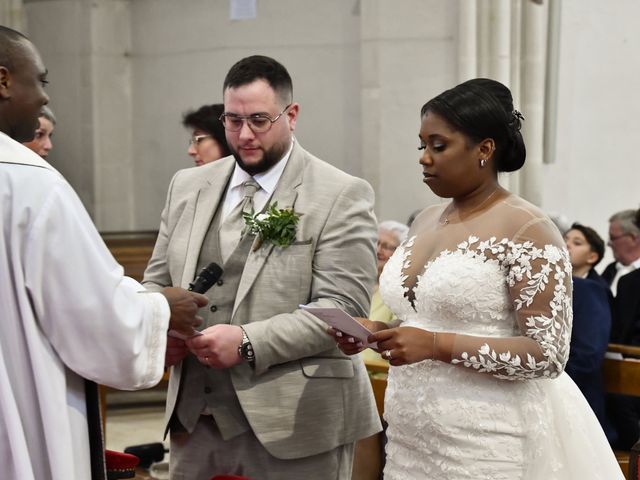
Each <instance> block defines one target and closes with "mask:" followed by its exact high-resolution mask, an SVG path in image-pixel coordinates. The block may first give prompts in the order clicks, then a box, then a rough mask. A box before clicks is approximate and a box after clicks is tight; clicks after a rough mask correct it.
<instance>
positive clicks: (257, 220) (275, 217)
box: [242, 202, 300, 251]
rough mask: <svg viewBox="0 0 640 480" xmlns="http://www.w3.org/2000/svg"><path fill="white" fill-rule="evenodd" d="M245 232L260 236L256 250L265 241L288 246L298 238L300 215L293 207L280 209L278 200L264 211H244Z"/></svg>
mask: <svg viewBox="0 0 640 480" xmlns="http://www.w3.org/2000/svg"><path fill="white" fill-rule="evenodd" d="M242 217H243V218H244V223H245V225H246V227H245V232H249V233H252V234H254V235H256V236H257V237H258V240H257V242H256V243H255V244H254V247H253V250H254V251H256V250H257V249H258V248H260V246H261V245H262V243H263V242H269V243H272V244H273V245H277V246H279V247H288V246H289V245H291V242H293V240H294V239H295V238H296V226H297V225H298V221H299V220H300V215H298V214H297V213H294V212H293V209H291V208H282V209H278V202H275V203H274V204H273V205H270V206H269V208H268V209H267V211H266V212H264V213H257V214H254V213H253V212H251V213H243V214H242Z"/></svg>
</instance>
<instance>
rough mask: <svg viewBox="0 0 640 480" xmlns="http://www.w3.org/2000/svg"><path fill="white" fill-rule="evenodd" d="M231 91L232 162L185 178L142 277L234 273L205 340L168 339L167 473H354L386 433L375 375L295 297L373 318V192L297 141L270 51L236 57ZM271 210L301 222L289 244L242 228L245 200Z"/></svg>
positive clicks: (215, 299) (288, 99)
mask: <svg viewBox="0 0 640 480" xmlns="http://www.w3.org/2000/svg"><path fill="white" fill-rule="evenodd" d="M223 93H224V107H225V113H224V114H223V115H222V117H221V120H222V121H223V123H224V126H225V130H226V136H227V142H228V144H229V147H230V149H231V151H232V153H233V157H227V158H225V159H222V160H219V161H217V162H214V163H211V164H208V165H205V166H202V167H199V168H197V169H186V170H182V171H180V172H178V173H177V174H176V175H175V177H174V178H173V180H172V182H171V185H170V187H169V193H168V196H167V202H166V206H165V208H164V211H163V213H162V221H161V225H160V233H159V236H158V241H157V244H156V246H155V249H154V253H153V257H152V259H151V261H150V262H149V266H148V267H147V271H146V272H145V278H144V283H145V285H146V286H147V287H150V288H161V287H164V286H167V285H180V286H187V285H188V283H189V282H190V281H192V280H193V278H194V276H195V275H196V273H197V272H198V271H200V269H201V268H202V267H204V266H206V265H208V264H209V263H210V262H216V263H219V264H220V265H223V268H224V275H223V277H222V280H221V281H219V282H218V284H217V285H215V286H214V287H213V288H212V289H211V290H209V292H208V293H207V296H208V298H209V302H210V303H209V306H208V307H207V311H206V312H205V314H204V315H202V316H203V317H204V318H205V328H204V329H203V330H202V334H203V335H200V336H196V337H193V338H191V339H188V340H186V341H184V342H183V341H182V340H176V339H172V338H170V339H169V345H168V349H167V364H168V365H173V366H174V367H173V369H172V372H171V379H170V383H169V392H168V398H167V412H166V419H167V422H168V425H167V426H168V428H169V429H170V436H171V478H172V479H173V480H179V479H189V480H193V479H196V480H197V479H203V480H206V479H209V478H210V477H211V476H212V475H214V474H237V475H245V476H248V477H250V478H256V479H257V478H259V479H267V480H268V479H282V478H304V479H316V478H317V479H327V478H338V479H350V478H351V466H352V458H353V445H354V443H355V442H356V441H357V440H358V439H360V438H364V437H368V436H370V435H372V434H374V433H376V432H377V431H379V430H380V422H379V419H378V415H377V412H376V409H375V402H374V399H373V396H372V393H371V388H370V386H369V380H368V377H367V374H366V371H365V368H364V365H363V363H362V361H361V360H360V359H358V358H357V357H347V356H345V355H343V354H342V353H341V352H340V351H339V350H338V349H337V348H336V346H335V342H334V341H333V339H332V338H331V337H330V336H329V335H327V333H326V328H327V326H326V325H324V324H323V323H322V322H321V321H319V320H317V319H315V318H314V317H312V316H311V315H310V314H308V313H306V312H303V311H302V310H300V309H299V308H298V306H299V305H300V304H310V305H313V306H321V307H336V308H341V309H343V310H345V311H346V312H347V313H349V314H351V315H354V316H366V314H367V312H368V310H369V301H370V300H369V298H370V292H371V290H372V287H373V281H374V279H375V276H376V262H375V242H376V227H375V218H374V214H373V191H372V189H371V187H370V186H369V185H368V184H367V183H366V182H365V181H363V180H361V179H358V178H355V177H352V176H350V175H347V174H346V173H344V172H342V171H340V170H338V169H336V168H334V167H332V166H331V165H329V164H327V163H325V162H323V161H322V160H319V159H318V158H316V157H314V156H313V155H311V154H310V153H308V152H307V151H305V150H304V149H303V148H302V147H301V146H300V144H298V143H297V141H296V140H295V138H294V136H293V131H294V129H295V126H296V121H297V118H298V112H299V108H300V107H299V105H298V103H296V102H294V101H293V98H292V97H293V89H292V83H291V78H290V76H289V73H288V72H287V70H286V69H285V68H284V66H282V65H281V64H280V63H278V62H277V61H275V60H274V59H272V58H269V57H264V56H252V57H248V58H244V59H242V60H240V61H239V62H238V63H236V64H235V65H234V66H233V67H232V68H231V70H230V71H229V73H228V74H227V76H226V78H225V81H224V87H223ZM276 204H277V208H278V209H284V208H290V209H292V210H293V212H294V214H295V215H296V216H298V218H299V222H298V223H297V226H296V232H295V238H294V239H293V240H292V241H291V242H290V245H288V246H286V247H282V246H276V245H274V244H272V243H271V242H270V241H269V240H268V239H267V240H264V241H262V242H259V241H258V239H256V238H255V236H254V235H253V234H252V233H248V232H246V231H245V232H243V233H242V234H241V230H242V227H243V225H242V222H240V225H238V219H239V218H241V213H242V212H241V210H242V209H244V210H245V211H246V210H253V211H255V212H260V211H264V212H267V211H268V208H269V207H270V206H274V205H276ZM247 205H250V207H251V208H248V207H247Z"/></svg>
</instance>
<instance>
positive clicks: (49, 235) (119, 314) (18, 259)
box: [0, 26, 206, 480]
mask: <svg viewBox="0 0 640 480" xmlns="http://www.w3.org/2000/svg"><path fill="white" fill-rule="evenodd" d="M46 83H47V70H46V68H45V67H44V65H43V62H42V59H41V58H40V54H39V53H38V51H37V50H36V48H35V47H34V45H33V44H32V43H31V42H30V41H29V40H28V39H27V38H26V37H24V36H23V35H22V34H20V33H18V32H16V31H14V30H11V29H9V28H6V27H2V26H0V198H2V202H1V203H0V210H1V212H2V216H1V217H0V219H1V220H0V222H1V223H0V231H1V232H2V234H1V235H0V318H1V319H2V321H1V322H0V469H1V472H2V473H1V474H0V476H1V477H2V478H6V479H19V480H43V479H52V480H87V479H90V478H94V479H97V478H104V464H103V462H102V463H101V464H100V463H99V465H101V467H102V468H101V471H100V469H98V468H97V467H96V465H98V464H92V462H91V460H90V453H93V454H97V455H98V456H99V457H102V455H103V452H102V450H101V449H100V451H98V452H95V451H94V452H90V449H89V425H88V422H87V410H88V405H87V402H86V398H85V396H86V392H87V391H86V390H85V379H88V380H92V381H94V382H99V383H103V384H105V385H109V386H112V387H115V388H119V389H129V390H132V389H139V388H146V387H151V386H153V385H154V384H156V383H157V382H158V381H159V380H160V379H161V378H162V374H163V365H164V356H165V345H166V331H167V329H168V328H172V329H175V330H178V331H181V332H186V331H190V330H192V325H194V324H196V323H198V319H197V317H196V316H195V315H196V312H197V309H198V307H201V306H203V305H205V304H206V298H204V297H202V296H201V295H196V294H192V293H190V292H187V291H185V290H182V289H178V288H168V289H164V290H163V291H162V292H161V293H151V292H146V291H144V288H143V287H142V286H141V285H140V284H139V283H137V282H136V281H134V280H133V279H131V278H128V277H125V276H123V270H122V267H121V266H120V265H118V264H117V263H116V261H115V260H114V259H113V257H112V256H111V254H110V253H109V251H108V250H107V247H106V246H105V245H104V243H103V242H102V240H101V238H100V235H99V234H98V232H97V231H96V229H95V227H94V226H93V224H92V222H91V220H90V218H89V215H88V214H87V212H86V211H85V209H84V208H83V206H82V204H81V203H80V199H79V198H78V197H77V195H76V194H75V192H74V191H73V189H72V188H71V187H70V185H69V184H68V183H67V182H66V181H65V180H64V178H63V177H62V176H61V175H60V174H59V173H58V172H56V171H55V170H54V169H53V168H52V167H51V166H50V165H49V164H48V163H47V162H46V161H45V160H43V159H42V158H40V157H39V156H37V155H36V154H35V153H33V152H32V151H31V150H29V149H28V148H26V147H25V146H24V145H22V144H21V143H19V142H27V141H29V140H31V139H32V138H33V135H34V132H35V130H36V128H37V126H38V116H39V115H40V113H41V111H42V107H43V106H44V105H46V104H47V102H48V100H49V98H48V96H47V94H46V93H45V91H44V86H45V85H46ZM91 385H93V384H91ZM93 387H94V388H95V385H93ZM89 409H91V406H89ZM97 433H98V434H99V431H98V432H97Z"/></svg>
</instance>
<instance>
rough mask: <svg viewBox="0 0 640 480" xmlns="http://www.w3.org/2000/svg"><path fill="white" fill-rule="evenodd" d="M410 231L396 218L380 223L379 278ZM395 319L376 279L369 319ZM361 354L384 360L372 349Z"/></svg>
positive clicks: (388, 321) (364, 357)
mask: <svg viewBox="0 0 640 480" xmlns="http://www.w3.org/2000/svg"><path fill="white" fill-rule="evenodd" d="M408 233H409V227H407V226H406V225H404V224H403V223H400V222H397V221H395V220H386V221H384V222H381V223H380V224H379V225H378V244H377V249H376V256H377V259H378V280H379V279H380V274H381V273H382V269H383V268H384V266H385V265H386V263H387V261H388V260H389V259H390V258H391V255H393V252H395V251H396V248H398V246H399V245H400V244H401V243H402V242H404V241H405V239H406V238H407V234H408ZM394 319H395V315H394V314H393V312H392V311H391V310H389V307H387V306H386V305H385V304H384V302H383V301H382V297H381V296H380V289H379V285H378V282H377V281H376V286H375V290H374V291H373V295H372V297H371V310H370V312H369V320H371V321H373V322H383V323H386V324H389V323H390V322H391V321H392V320H394ZM361 356H362V359H363V360H365V361H366V360H377V361H380V360H384V359H383V358H382V357H381V356H380V354H379V353H378V352H376V351H374V350H371V349H367V350H364V351H363V352H362V354H361ZM385 361H386V360H385Z"/></svg>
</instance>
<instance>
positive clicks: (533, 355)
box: [451, 228, 572, 380]
mask: <svg viewBox="0 0 640 480" xmlns="http://www.w3.org/2000/svg"><path fill="white" fill-rule="evenodd" d="M534 230H536V231H534V232H533V233H532V235H530V238H529V239H523V241H521V242H518V241H515V240H513V241H512V240H507V239H504V240H502V241H496V239H495V237H494V238H491V239H490V240H489V241H485V242H480V243H478V246H477V248H476V249H473V250H469V252H471V251H473V254H474V256H475V255H479V256H481V257H483V258H484V257H485V256H486V257H488V258H495V259H496V260H498V261H499V262H500V265H501V268H502V270H503V271H504V273H505V276H506V283H507V286H508V291H509V295H510V296H511V300H512V302H513V307H514V310H515V315H516V317H517V323H518V326H519V328H520V331H521V332H522V335H521V336H518V337H509V338H488V337H472V336H469V335H460V334H458V335H456V338H455V341H454V349H453V353H452V360H451V363H453V364H458V365H462V366H465V367H468V368H472V369H475V370H477V371H478V372H483V373H490V374H492V375H493V376H495V377H497V378H503V379H508V380H518V379H530V378H539V377H548V378H554V377H556V376H558V375H559V374H560V373H561V372H562V371H563V369H564V366H565V364H566V362H567V359H568V357H569V342H570V339H571V324H572V307H571V295H572V292H571V263H570V261H569V256H568V253H567V251H566V248H565V247H564V244H563V243H561V241H560V242H559V241H558V238H557V237H558V235H557V233H555V234H554V233H553V232H546V233H547V234H546V235H545V234H544V233H545V232H544V230H545V229H544V228H542V230H543V232H541V231H540V230H541V228H537V229H534ZM547 230H548V229H547ZM531 237H537V238H531ZM474 240H475V241H477V239H476V238H474V237H471V238H470V239H469V242H464V243H463V244H461V245H459V248H463V249H471V248H472V245H471V244H472V243H474V242H473V241H474Z"/></svg>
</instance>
